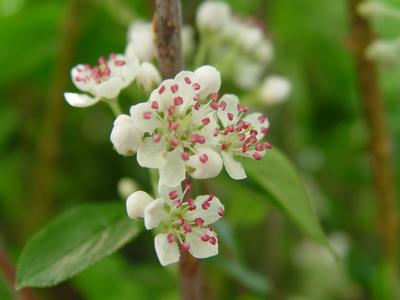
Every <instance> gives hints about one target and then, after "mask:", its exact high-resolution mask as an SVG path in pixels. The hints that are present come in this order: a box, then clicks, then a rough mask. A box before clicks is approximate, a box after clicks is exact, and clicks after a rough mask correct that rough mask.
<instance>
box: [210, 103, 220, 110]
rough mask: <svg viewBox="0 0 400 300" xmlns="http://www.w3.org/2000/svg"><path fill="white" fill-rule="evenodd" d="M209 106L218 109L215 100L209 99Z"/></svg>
mask: <svg viewBox="0 0 400 300" xmlns="http://www.w3.org/2000/svg"><path fill="white" fill-rule="evenodd" d="M210 107H211V108H212V109H213V110H218V103H217V102H215V101H211V102H210Z"/></svg>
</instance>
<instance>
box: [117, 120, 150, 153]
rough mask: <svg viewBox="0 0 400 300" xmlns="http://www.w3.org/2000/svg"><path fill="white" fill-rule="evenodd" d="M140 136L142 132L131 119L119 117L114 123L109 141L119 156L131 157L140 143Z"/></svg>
mask: <svg viewBox="0 0 400 300" xmlns="http://www.w3.org/2000/svg"><path fill="white" fill-rule="evenodd" d="M142 136H143V133H142V131H141V130H140V129H139V128H138V126H137V125H136V123H135V122H134V120H133V119H132V117H130V116H128V115H119V116H118V117H117V118H116V119H115V121H114V126H113V129H112V131H111V136H110V140H111V142H112V143H113V145H114V148H115V150H116V151H117V152H118V153H119V154H121V155H133V154H135V152H136V151H137V149H138V148H139V146H140V144H141V142H142Z"/></svg>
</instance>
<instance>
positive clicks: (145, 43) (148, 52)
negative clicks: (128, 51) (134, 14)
mask: <svg viewBox="0 0 400 300" xmlns="http://www.w3.org/2000/svg"><path fill="white" fill-rule="evenodd" d="M128 41H129V43H131V44H132V45H133V47H134V49H135V53H136V55H137V57H138V58H139V60H140V61H141V62H143V61H151V60H152V59H153V58H154V57H155V48H154V44H153V33H152V28H151V23H150V22H145V21H135V22H133V23H132V24H131V25H130V26H129V30H128Z"/></svg>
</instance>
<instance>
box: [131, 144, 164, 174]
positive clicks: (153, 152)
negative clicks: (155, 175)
mask: <svg viewBox="0 0 400 300" xmlns="http://www.w3.org/2000/svg"><path fill="white" fill-rule="evenodd" d="M166 152H167V143H166V142H165V141H164V140H160V141H159V142H158V143H156V142H154V141H153V139H152V138H151V137H147V138H145V139H144V140H143V143H142V144H141V145H140V147H139V149H138V152H137V157H136V158H137V161H138V163H139V165H140V166H141V167H144V168H155V169H157V168H161V167H162V166H163V165H164V164H165V162H166V161H165V157H164V154H165V153H166Z"/></svg>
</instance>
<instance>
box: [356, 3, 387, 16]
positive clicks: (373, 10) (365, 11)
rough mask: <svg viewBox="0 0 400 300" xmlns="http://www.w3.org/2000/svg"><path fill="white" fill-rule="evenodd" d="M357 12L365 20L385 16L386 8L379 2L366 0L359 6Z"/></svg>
mask: <svg viewBox="0 0 400 300" xmlns="http://www.w3.org/2000/svg"><path fill="white" fill-rule="evenodd" d="M357 11H358V13H359V14H360V16H363V17H365V18H370V17H378V16H380V15H385V13H386V7H385V5H383V4H382V3H379V2H377V1H371V0H365V1H363V2H361V3H360V4H359V5H358V7H357Z"/></svg>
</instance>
